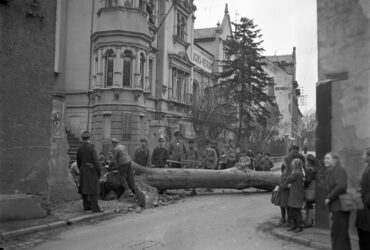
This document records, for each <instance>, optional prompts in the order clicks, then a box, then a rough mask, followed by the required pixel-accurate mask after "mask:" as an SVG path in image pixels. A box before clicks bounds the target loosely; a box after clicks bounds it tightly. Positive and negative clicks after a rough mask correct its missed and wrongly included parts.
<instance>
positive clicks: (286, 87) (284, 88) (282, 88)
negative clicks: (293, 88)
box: [275, 87, 290, 90]
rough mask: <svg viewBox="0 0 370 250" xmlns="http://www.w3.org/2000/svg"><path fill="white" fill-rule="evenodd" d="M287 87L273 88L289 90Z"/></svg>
mask: <svg viewBox="0 0 370 250" xmlns="http://www.w3.org/2000/svg"><path fill="white" fill-rule="evenodd" d="M289 89H290V88H289V87H275V90H289Z"/></svg>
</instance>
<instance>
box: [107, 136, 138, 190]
mask: <svg viewBox="0 0 370 250" xmlns="http://www.w3.org/2000/svg"><path fill="white" fill-rule="evenodd" d="M112 146H113V149H112V160H111V162H110V167H112V166H114V165H115V166H116V167H117V168H118V170H119V172H120V177H121V178H120V179H121V184H122V186H123V188H124V189H125V193H126V194H129V195H133V193H135V181H134V173H133V170H132V166H131V157H130V155H129V154H128V152H127V149H126V147H125V146H124V145H122V144H121V143H120V141H119V140H118V139H117V138H113V139H112ZM130 189H131V192H132V193H130V191H129V190H130Z"/></svg>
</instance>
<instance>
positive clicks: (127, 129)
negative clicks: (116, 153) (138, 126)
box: [122, 112, 132, 141]
mask: <svg viewBox="0 0 370 250" xmlns="http://www.w3.org/2000/svg"><path fill="white" fill-rule="evenodd" d="M131 132H132V113H126V112H125V113H122V141H131Z"/></svg>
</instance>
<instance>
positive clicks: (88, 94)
mask: <svg viewBox="0 0 370 250" xmlns="http://www.w3.org/2000/svg"><path fill="white" fill-rule="evenodd" d="M94 12H95V1H92V7H91V27H90V55H89V89H88V91H87V98H88V99H89V101H88V103H87V126H86V130H87V131H88V130H89V129H90V112H91V111H90V103H91V95H90V90H91V64H92V63H91V57H92V52H93V51H92V40H91V37H92V32H93V27H94Z"/></svg>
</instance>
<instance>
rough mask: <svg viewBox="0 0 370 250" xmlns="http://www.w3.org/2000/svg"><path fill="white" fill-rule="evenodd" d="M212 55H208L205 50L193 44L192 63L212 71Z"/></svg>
mask: <svg viewBox="0 0 370 250" xmlns="http://www.w3.org/2000/svg"><path fill="white" fill-rule="evenodd" d="M212 61H213V60H212V56H210V55H208V54H207V53H206V52H204V51H202V50H201V49H200V48H198V47H196V46H194V51H193V63H194V64H195V65H197V66H198V67H199V68H201V69H203V70H204V71H206V72H209V73H212V67H213V62H212Z"/></svg>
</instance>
